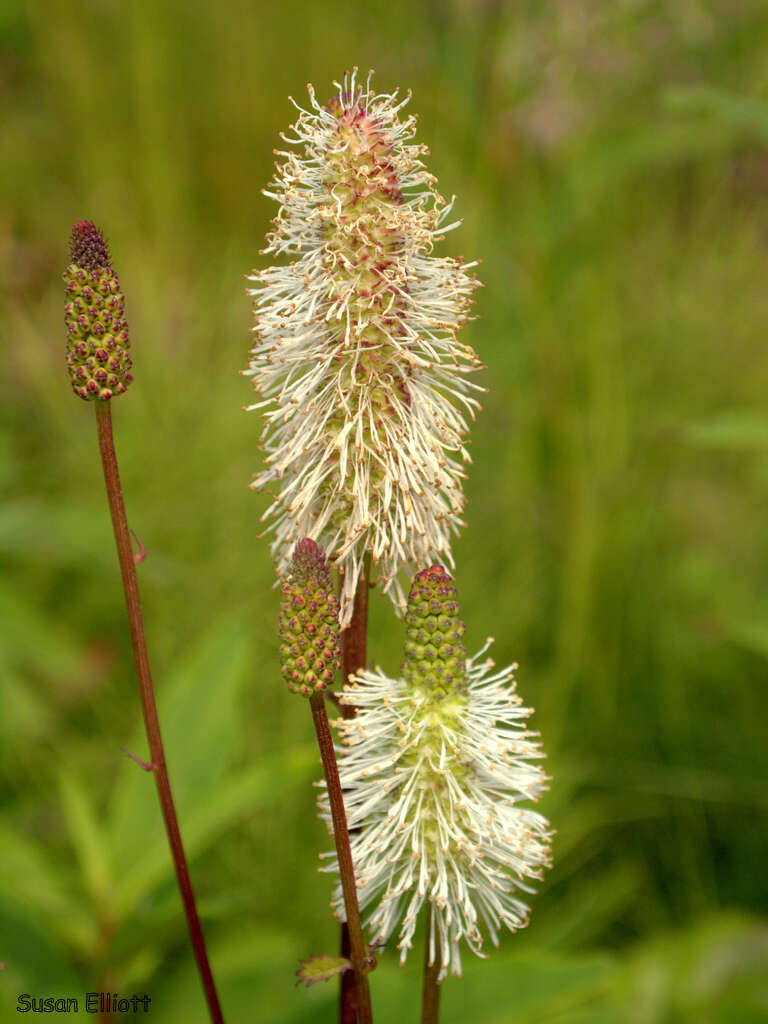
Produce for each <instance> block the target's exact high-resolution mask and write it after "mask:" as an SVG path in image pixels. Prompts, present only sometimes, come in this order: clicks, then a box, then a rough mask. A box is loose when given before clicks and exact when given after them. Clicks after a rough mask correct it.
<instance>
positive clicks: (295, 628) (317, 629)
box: [280, 538, 341, 697]
mask: <svg viewBox="0 0 768 1024" xmlns="http://www.w3.org/2000/svg"><path fill="white" fill-rule="evenodd" d="M282 591H283V600H282V604H281V605H280V662H281V667H282V673H283V677H284V678H285V681H286V682H287V683H288V686H289V687H290V689H291V690H293V692H294V693H303V694H304V696H305V697H310V696H311V695H312V694H313V693H314V692H315V691H316V690H326V689H327V688H328V686H329V685H330V684H331V683H332V682H333V677H334V675H335V674H336V672H337V671H338V670H339V668H340V667H341V646H340V641H339V602H338V600H337V598H336V595H335V594H334V592H333V584H332V582H331V574H330V572H329V571H328V566H327V565H326V562H325V555H324V554H323V552H322V551H321V550H320V548H319V547H318V546H317V544H316V543H315V541H313V540H311V539H309V538H304V540H301V541H299V543H298V544H297V545H296V547H295V549H294V552H293V557H292V558H291V564H290V568H289V571H288V574H287V576H286V577H285V579H284V580H283V584H282Z"/></svg>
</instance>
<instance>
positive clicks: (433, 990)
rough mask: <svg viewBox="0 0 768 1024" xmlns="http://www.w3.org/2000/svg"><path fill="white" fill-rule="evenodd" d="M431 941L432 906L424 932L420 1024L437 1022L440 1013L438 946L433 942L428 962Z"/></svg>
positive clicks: (428, 908) (435, 1023)
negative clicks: (432, 954) (430, 960)
mask: <svg viewBox="0 0 768 1024" xmlns="http://www.w3.org/2000/svg"><path fill="white" fill-rule="evenodd" d="M431 942H432V906H431V905H430V906H428V907H427V927H426V931H425V934H424V990H423V995H422V1000H421V1024H437V1022H438V1018H439V1015H440V982H439V981H438V980H437V976H438V975H439V974H440V946H439V945H438V943H437V942H435V957H434V962H433V963H430V962H429V958H430V953H429V947H430V945H431Z"/></svg>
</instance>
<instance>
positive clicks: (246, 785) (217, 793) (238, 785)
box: [117, 746, 317, 913]
mask: <svg viewBox="0 0 768 1024" xmlns="http://www.w3.org/2000/svg"><path fill="white" fill-rule="evenodd" d="M316 765H317V752H316V750H315V749H314V748H313V747H311V746H307V747H299V748H296V749H293V750H287V751H281V752H280V753H279V754H275V755H272V756H271V757H267V758H261V759H260V760H259V763H258V764H256V765H254V766H253V767H252V768H249V769H247V770H246V771H244V772H242V773H241V774H237V775H232V776H230V777H229V778H227V779H224V780H222V781H221V782H219V783H218V785H217V787H216V789H215V790H211V791H209V792H206V794H205V795H204V797H203V798H202V799H201V800H200V801H199V802H198V803H196V804H195V806H194V807H193V808H191V809H190V810H189V812H188V813H187V814H186V815H185V817H184V819H183V821H182V826H183V833H184V846H185V849H186V851H187V857H188V858H189V860H190V862H191V861H192V860H193V859H194V858H195V857H196V856H197V855H198V854H200V853H202V852H203V851H204V850H206V849H207V848H209V847H210V846H211V844H212V843H213V842H214V841H215V840H216V838H217V837H218V836H219V835H220V834H221V833H222V832H223V831H225V829H227V828H230V827H231V826H232V825H234V824H236V823H237V822H238V821H240V820H242V819H243V818H245V817H247V816H249V815H255V814H257V813H259V812H262V811H264V810H265V809H266V808H268V807H270V806H274V805H275V804H276V803H277V802H278V801H281V800H284V799H285V798H286V796H287V795H289V794H290V793H291V791H292V790H294V789H295V787H296V786H297V785H299V784H300V783H301V782H302V781H306V780H308V778H309V777H310V773H311V769H312V767H313V766H316ZM172 871H173V865H172V863H171V861H170V858H169V857H168V853H167V850H166V848H165V845H164V843H162V842H155V843H153V844H152V845H151V846H148V847H147V848H146V849H145V850H144V852H143V854H142V856H141V857H140V858H139V859H138V860H137V861H136V862H135V863H134V864H133V865H131V866H130V867H128V868H127V869H126V874H125V876H124V878H122V879H121V881H120V883H119V886H118V891H117V908H118V911H119V912H120V913H123V912H125V911H127V910H128V909H129V908H130V907H131V906H132V905H134V904H135V903H136V901H138V900H139V899H141V898H142V896H144V895H145V894H146V893H147V892H149V891H150V890H151V889H153V888H154V887H156V886H159V885H161V884H162V883H163V882H165V881H166V880H167V879H168V878H170V876H171V874H172Z"/></svg>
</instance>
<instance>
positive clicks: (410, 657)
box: [403, 565, 467, 695]
mask: <svg viewBox="0 0 768 1024" xmlns="http://www.w3.org/2000/svg"><path fill="white" fill-rule="evenodd" d="M405 624H406V634H405V635H406V640H405V662H404V663H403V678H404V679H405V681H406V683H408V684H409V685H410V686H411V687H416V686H421V687H424V688H425V689H427V690H429V691H430V693H431V694H433V695H437V694H438V693H442V694H444V695H447V694H449V693H458V692H462V691H463V690H464V689H465V688H466V682H467V669H466V659H467V652H466V649H465V647H464V644H463V643H462V640H461V638H462V636H463V635H464V630H465V628H466V627H465V625H464V623H463V622H462V621H461V620H460V619H459V602H458V601H457V600H456V586H455V584H454V582H453V580H452V579H451V577H450V576H449V575H448V573H447V572H446V571H445V569H444V568H443V567H442V566H441V565H433V566H432V567H431V568H430V569H422V571H421V572H418V573H416V575H415V576H414V579H413V584H412V586H411V593H410V595H409V598H408V610H407V612H406V616H405Z"/></svg>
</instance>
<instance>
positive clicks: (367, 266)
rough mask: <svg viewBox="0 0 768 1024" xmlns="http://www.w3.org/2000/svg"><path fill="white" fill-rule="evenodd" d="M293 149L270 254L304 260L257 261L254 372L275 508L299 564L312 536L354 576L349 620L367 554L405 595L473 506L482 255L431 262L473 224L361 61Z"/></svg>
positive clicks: (345, 611)
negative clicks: (471, 377)
mask: <svg viewBox="0 0 768 1024" xmlns="http://www.w3.org/2000/svg"><path fill="white" fill-rule="evenodd" d="M335 84H336V85H337V87H338V94H337V95H336V96H335V97H334V98H333V99H332V100H331V102H330V103H329V104H328V105H327V106H325V107H323V106H321V105H320V104H319V103H318V102H317V100H316V99H315V92H314V89H313V88H312V86H311V85H310V86H308V89H309V98H310V104H311V109H310V110H308V111H307V110H303V109H302V108H301V107H298V109H299V111H300V115H299V118H298V120H297V122H296V123H295V124H294V125H293V128H292V129H291V131H292V134H291V135H290V136H285V135H283V136H282V137H283V138H284V140H285V141H286V142H287V143H288V144H289V145H294V146H298V147H300V150H299V152H298V153H296V152H293V151H284V150H277V151H276V152H277V155H278V156H279V157H280V162H279V163H278V164H277V165H276V168H277V169H276V173H275V178H274V181H273V182H272V185H271V187H270V189H269V190H268V191H265V195H267V196H269V197H270V198H272V199H274V200H275V201H276V202H278V203H279V204H280V210H279V213H278V215H277V217H276V218H275V220H274V221H273V224H274V227H273V230H272V231H271V232H270V234H269V235H268V246H267V248H266V249H265V250H263V251H264V252H265V253H270V254H274V255H275V256H277V257H285V258H286V259H287V260H288V261H289V262H287V263H284V264H283V265H279V266H277V265H276V266H272V267H269V268H267V269H266V270H262V271H254V273H253V274H252V276H251V277H250V278H249V280H251V281H252V282H253V288H251V289H250V291H249V294H251V295H253V296H254V316H255V321H256V322H255V327H254V331H255V334H256V343H255V345H254V348H253V350H252V352H251V360H250V363H249V368H248V370H246V371H245V373H246V375H249V376H251V377H252V378H253V384H254V389H255V390H256V391H257V392H258V393H259V395H260V401H257V402H255V403H254V404H253V405H251V406H249V407H248V408H249V409H258V408H263V409H265V410H266V411H265V413H264V419H265V424H264V432H263V435H262V442H263V448H264V452H265V463H266V468H265V469H264V470H263V472H262V473H260V474H259V475H258V476H257V477H256V478H255V480H254V483H253V486H254V487H257V488H263V487H266V486H267V485H269V484H271V483H273V482H275V481H278V482H279V484H280V488H279V492H278V494H277V497H276V499H275V501H274V503H273V504H272V506H271V507H270V508H269V510H268V511H267V513H266V514H265V518H270V519H271V521H272V522H271V528H272V530H273V531H274V541H273V545H272V548H273V553H274V555H275V556H276V558H277V559H278V561H279V562H280V563H281V564H282V565H285V564H286V562H287V560H288V558H289V557H290V551H291V548H292V546H293V544H294V543H295V541H296V540H297V538H299V537H302V536H305V535H306V536H311V537H314V538H315V539H317V540H318V541H320V542H321V543H322V544H323V547H324V548H325V550H326V551H327V552H328V554H329V557H330V559H331V560H332V563H333V564H334V565H335V566H336V567H338V568H339V569H341V570H342V571H343V576H344V588H343V592H342V595H341V604H342V609H341V622H342V625H343V626H344V625H347V624H348V623H349V621H350V618H351V615H352V602H353V598H354V593H355V589H356V586H357V583H358V580H359V578H360V574H361V572H362V567H363V561H364V557H365V555H366V553H370V554H371V555H372V557H373V560H374V562H376V563H377V564H378V566H379V571H380V574H381V577H382V580H383V586H384V589H385V590H387V591H389V592H390V594H391V595H392V597H393V599H394V600H395V603H396V604H398V605H399V606H400V607H401V608H402V607H403V605H404V603H405V602H404V598H403V591H402V587H401V585H400V583H399V581H398V573H399V572H400V571H401V570H402V569H404V568H405V567H407V566H410V567H411V569H413V568H418V567H419V566H423V565H425V564H427V565H428V564H429V563H430V562H431V561H434V560H437V559H438V558H440V559H442V560H444V561H448V562H449V563H451V564H452V557H451V535H452V534H453V533H455V532H456V530H457V529H458V527H459V526H460V525H461V518H460V517H461V512H462V509H463V506H464V496H463V493H462V485H461V482H462V479H463V477H464V475H465V474H464V470H463V464H464V463H466V462H469V461H470V459H469V454H468V452H467V450H466V447H465V445H464V442H463V438H464V435H465V434H466V432H467V429H468V427H467V423H466V420H465V415H466V414H467V413H469V414H470V415H472V416H474V409H475V408H476V407H477V406H478V403H477V401H476V400H475V399H474V398H473V397H471V392H472V390H481V389H480V388H479V387H478V386H477V385H475V384H472V383H470V382H469V381H468V380H467V375H468V373H470V371H472V370H474V369H476V368H477V367H478V366H479V363H478V360H477V356H476V355H475V353H474V352H473V351H472V349H471V348H470V347H469V346H468V345H465V344H462V343H461V342H459V341H458V340H457V337H456V335H457V331H458V330H459V328H460V327H461V325H462V323H463V322H464V321H465V320H466V319H467V316H468V311H469V306H470V300H471V296H472V292H473V290H474V288H475V286H476V283H477V282H476V281H475V280H474V278H473V277H472V276H470V275H469V274H468V270H470V268H471V267H473V266H474V265H475V264H474V263H462V261H461V260H457V259H451V258H447V257H437V256H433V255H432V249H433V246H434V244H435V242H437V241H439V240H440V239H441V238H442V237H443V235H444V234H445V233H446V232H447V231H450V230H451V229H453V228H454V227H457V226H458V225H459V223H460V222H458V221H457V222H454V223H450V224H449V223H447V220H448V214H449V211H450V209H451V206H452V205H453V204H452V202H451V203H449V204H446V203H445V200H444V199H443V198H442V197H441V196H440V195H439V193H438V192H437V191H436V189H435V183H436V179H435V178H434V177H433V176H432V175H431V174H429V173H428V172H427V170H426V169H425V167H424V164H423V163H422V161H421V157H422V156H423V155H424V154H425V153H426V152H427V150H426V147H425V146H423V145H419V144H416V143H414V142H412V141H411V140H412V139H413V137H414V134H415V123H416V119H415V117H413V116H411V117H408V118H405V119H404V120H401V118H400V112H401V110H402V108H403V107H404V106H405V104H406V103H407V102H408V98H406V99H404V100H398V98H397V94H396V93H393V94H377V93H375V92H374V91H373V90H372V89H371V78H370V75H369V76H368V81H367V83H366V85H365V86H363V85H362V84H360V83H359V82H357V79H356V72H353V74H352V75H351V76H347V77H345V79H344V83H343V84H342V85H339V84H338V83H335Z"/></svg>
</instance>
